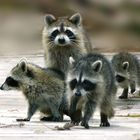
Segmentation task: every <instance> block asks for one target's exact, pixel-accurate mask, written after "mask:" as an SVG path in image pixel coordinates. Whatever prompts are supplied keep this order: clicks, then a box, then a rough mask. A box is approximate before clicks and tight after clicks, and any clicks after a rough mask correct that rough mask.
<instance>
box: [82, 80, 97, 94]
mask: <svg viewBox="0 0 140 140" xmlns="http://www.w3.org/2000/svg"><path fill="white" fill-rule="evenodd" d="M82 87H83V89H84V90H85V91H91V90H94V89H95V88H96V84H95V83H92V82H90V81H88V80H84V81H83V82H82Z"/></svg>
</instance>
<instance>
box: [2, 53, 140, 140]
mask: <svg viewBox="0 0 140 140" xmlns="http://www.w3.org/2000/svg"><path fill="white" fill-rule="evenodd" d="M111 55H112V54H107V56H108V58H111ZM21 57H26V58H27V59H28V60H29V61H30V62H34V63H36V64H39V65H40V66H43V65H44V62H43V55H42V53H38V54H36V55H23V56H21V55H20V56H0V77H1V78H0V84H2V83H3V82H4V80H5V78H6V76H7V75H8V74H9V71H10V69H11V68H12V67H13V66H15V65H16V64H17V62H18V61H19V60H20V58H21ZM119 93H120V90H119V92H118V95H119ZM115 110H116V115H115V117H114V118H112V119H111V120H110V123H111V127H109V128H101V127H99V123H100V117H99V111H98V109H97V111H96V113H95V115H94V117H93V118H92V119H91V120H90V123H89V125H90V129H89V130H86V129H84V128H82V127H81V126H76V127H74V128H71V130H65V131H57V130H55V129H54V128H55V126H63V125H64V124H65V123H66V122H68V121H69V120H70V119H69V117H67V116H65V117H64V120H65V121H64V122H61V123H53V122H40V121H39V113H36V114H35V115H34V116H33V118H32V119H31V121H30V122H24V123H18V122H16V119H17V118H24V117H26V114H27V102H26V100H25V98H24V96H23V95H22V93H20V92H16V91H0V140H1V139H4V140H6V139H8V140H9V138H10V137H11V136H12V137H11V138H12V139H14V140H16V139H19V138H20V139H21V140H22V139H27V140H30V139H32V138H33V137H34V139H35V140H37V139H48V140H52V139H54V140H55V139H57V140H60V139H61V140H63V139H75V140H78V139H81V140H84V139H94V140H122V139H127V140H140V98H129V99H128V100H119V99H117V100H116V107H115Z"/></svg>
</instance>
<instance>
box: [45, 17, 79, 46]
mask: <svg viewBox="0 0 140 140" xmlns="http://www.w3.org/2000/svg"><path fill="white" fill-rule="evenodd" d="M45 24H46V28H47V29H46V30H45V31H44V32H47V35H48V42H49V43H48V44H49V45H50V46H68V45H69V46H70V45H72V44H75V43H77V41H78V37H77V35H78V34H79V32H78V30H79V26H80V24H81V16H80V14H75V15H73V16H72V17H70V18H59V19H56V18H55V17H54V16H53V15H46V17H45Z"/></svg>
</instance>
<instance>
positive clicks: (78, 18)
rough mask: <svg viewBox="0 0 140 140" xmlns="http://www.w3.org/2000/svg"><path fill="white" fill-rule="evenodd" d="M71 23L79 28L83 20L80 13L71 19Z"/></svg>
mask: <svg viewBox="0 0 140 140" xmlns="http://www.w3.org/2000/svg"><path fill="white" fill-rule="evenodd" d="M69 21H70V22H71V23H73V24H74V25H76V26H78V25H80V24H81V21H82V18H81V15H80V13H76V14H74V15H72V16H71V17H70V18H69Z"/></svg>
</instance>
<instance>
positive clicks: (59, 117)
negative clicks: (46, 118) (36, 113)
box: [52, 116, 63, 122]
mask: <svg viewBox="0 0 140 140" xmlns="http://www.w3.org/2000/svg"><path fill="white" fill-rule="evenodd" d="M52 121H53V122H62V121H63V118H62V117H61V116H57V117H55V116H53V118H52Z"/></svg>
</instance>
